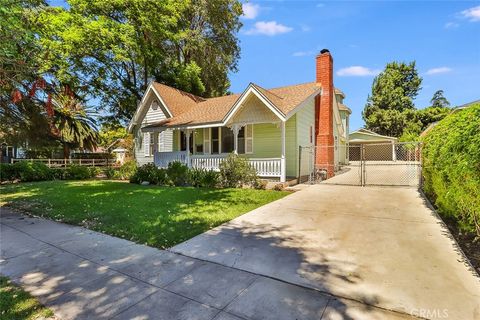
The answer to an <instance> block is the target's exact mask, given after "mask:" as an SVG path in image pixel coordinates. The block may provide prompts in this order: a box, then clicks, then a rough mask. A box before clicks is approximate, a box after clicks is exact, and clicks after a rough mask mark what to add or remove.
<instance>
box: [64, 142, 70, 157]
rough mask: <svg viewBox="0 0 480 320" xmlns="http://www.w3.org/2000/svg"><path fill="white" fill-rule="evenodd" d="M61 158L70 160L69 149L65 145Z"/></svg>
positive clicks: (65, 144)
mask: <svg viewBox="0 0 480 320" xmlns="http://www.w3.org/2000/svg"><path fill="white" fill-rule="evenodd" d="M63 158H64V159H69V158H70V147H69V146H68V144H67V143H63Z"/></svg>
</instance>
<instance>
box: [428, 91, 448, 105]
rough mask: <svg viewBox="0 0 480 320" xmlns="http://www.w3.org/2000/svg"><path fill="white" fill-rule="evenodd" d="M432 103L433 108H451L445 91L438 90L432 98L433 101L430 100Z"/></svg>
mask: <svg viewBox="0 0 480 320" xmlns="http://www.w3.org/2000/svg"><path fill="white" fill-rule="evenodd" d="M430 103H431V104H432V107H440V108H446V107H449V106H450V102H449V101H448V100H447V98H445V96H444V95H443V90H437V91H436V92H435V93H434V94H433V97H432V100H430Z"/></svg>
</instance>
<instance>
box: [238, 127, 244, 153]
mask: <svg viewBox="0 0 480 320" xmlns="http://www.w3.org/2000/svg"><path fill="white" fill-rule="evenodd" d="M237 151H238V154H244V153H245V127H242V128H241V129H240V130H239V131H238V150H237Z"/></svg>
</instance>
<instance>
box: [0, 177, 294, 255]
mask: <svg viewBox="0 0 480 320" xmlns="http://www.w3.org/2000/svg"><path fill="white" fill-rule="evenodd" d="M287 194H288V193H287V192H279V191H270V190H253V189H202V188H191V187H159V186H140V185H136V184H129V183H124V182H116V181H99V180H97V181H94V180H91V181H45V182H33V183H20V184H11V185H6V186H2V187H0V204H5V205H9V206H11V207H14V208H17V209H21V210H24V211H27V212H31V213H33V214H35V215H39V216H43V217H48V218H51V219H54V220H57V221H62V222H66V223H70V224H76V225H81V226H84V227H87V228H89V229H92V230H96V231H100V232H103V233H106V234H110V235H113V236H117V237H121V238H124V239H128V240H132V241H135V242H137V243H141V244H146V245H149V246H154V247H157V248H168V247H171V246H173V245H175V244H178V243H180V242H182V241H185V240H187V239H190V238H191V237H193V236H195V235H197V234H200V233H202V232H205V231H206V230H208V229H211V228H213V227H215V226H218V225H220V224H222V223H224V222H227V221H229V220H231V219H233V218H235V217H237V216H239V215H241V214H244V213H246V212H248V211H250V210H253V209H255V208H257V207H260V206H262V205H264V204H266V203H269V202H271V201H274V200H277V199H280V198H282V197H284V196H285V195H287Z"/></svg>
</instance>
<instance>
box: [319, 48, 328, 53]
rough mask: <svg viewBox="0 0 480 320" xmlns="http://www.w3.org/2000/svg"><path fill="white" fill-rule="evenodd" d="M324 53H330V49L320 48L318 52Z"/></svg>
mask: <svg viewBox="0 0 480 320" xmlns="http://www.w3.org/2000/svg"><path fill="white" fill-rule="evenodd" d="M324 53H330V50H328V49H322V50H320V54H324Z"/></svg>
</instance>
